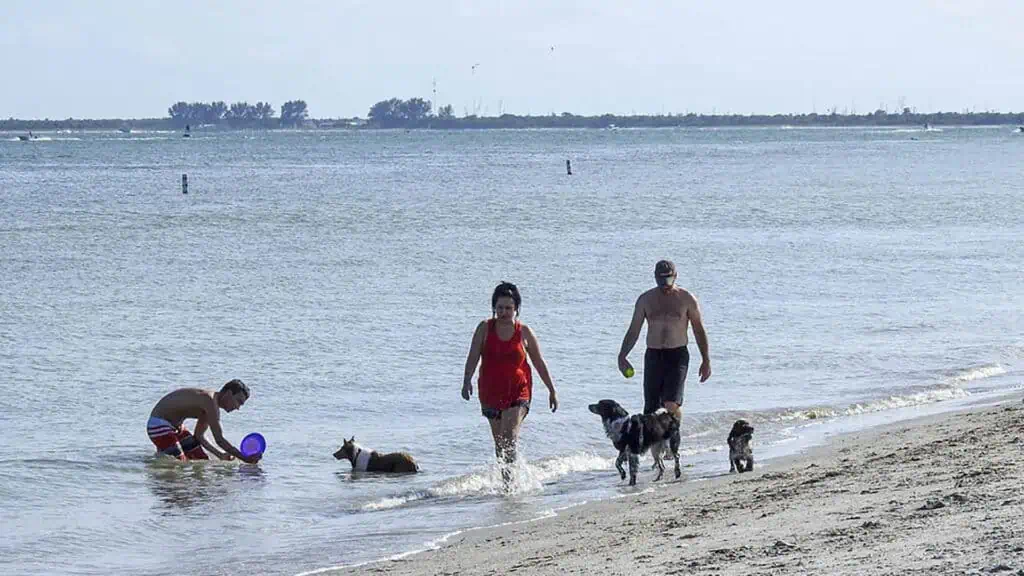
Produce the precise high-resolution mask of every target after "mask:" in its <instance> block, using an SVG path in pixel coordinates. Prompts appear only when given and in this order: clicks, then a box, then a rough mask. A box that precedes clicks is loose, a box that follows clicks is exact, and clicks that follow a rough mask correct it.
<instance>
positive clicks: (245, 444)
mask: <svg viewBox="0 0 1024 576" xmlns="http://www.w3.org/2000/svg"><path fill="white" fill-rule="evenodd" d="M266 449H267V441H266V440H264V439H263V435H262V434H260V433H259V432H253V433H252V434H249V435H248V436H246V437H245V438H242V443H241V444H239V445H238V451H239V452H241V453H242V455H244V456H245V457H246V458H248V457H249V456H255V455H257V454H263V451H264V450H266Z"/></svg>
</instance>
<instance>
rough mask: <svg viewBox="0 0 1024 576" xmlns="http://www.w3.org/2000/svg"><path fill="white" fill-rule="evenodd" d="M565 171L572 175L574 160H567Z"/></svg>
mask: <svg viewBox="0 0 1024 576" xmlns="http://www.w3.org/2000/svg"><path fill="white" fill-rule="evenodd" d="M565 173H566V174H568V175H569V176H572V162H570V161H569V160H566V161H565Z"/></svg>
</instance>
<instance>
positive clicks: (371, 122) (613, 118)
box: [0, 98, 1024, 131]
mask: <svg viewBox="0 0 1024 576" xmlns="http://www.w3.org/2000/svg"><path fill="white" fill-rule="evenodd" d="M167 113H168V116H167V117H165V118H144V119H115V118H111V119H100V120H88V119H86V120H83V119H74V118H68V119H65V120H51V119H44V120H17V119H14V118H9V119H7V120H0V130H11V131H26V130H108V129H109V130H116V129H118V128H121V127H124V126H130V127H132V128H136V129H140V130H172V129H181V128H183V127H184V126H185V125H186V124H190V125H192V127H193V128H195V127H198V126H200V125H204V124H207V125H215V126H221V127H225V128H253V127H258V128H279V127H302V126H305V125H307V120H308V119H309V111H308V107H307V106H306V102H304V101H303V100H292V101H289V102H285V103H284V104H283V105H282V106H281V109H280V116H275V110H274V108H273V107H272V106H271V105H270V104H268V103H264V102H257V103H256V104H253V105H250V104H249V103H247V102H236V103H234V104H231V105H230V106H229V105H227V104H226V103H224V102H220V101H218V102H210V103H205V102H193V103H191V104H190V103H187V102H178V103H176V104H174V105H173V106H171V107H170V108H168V110H167ZM312 123H313V124H314V125H315V126H318V127H321V128H345V129H349V128H358V127H362V126H365V127H368V128H425V129H453V130H458V129H488V128H505V129H508V128H609V127H612V126H616V127H619V128H664V127H698V128H711V127H726V126H736V127H743V126H797V127H801V126H836V127H839V126H844V127H845V126H850V127H856V126H922V127H923V126H924V125H931V126H991V125H1007V124H1012V125H1016V126H1022V125H1024V114H1022V113H1000V112H966V111H965V112H936V113H933V114H922V113H918V112H915V111H914V110H912V109H910V108H904V109H903V110H902V111H901V112H897V113H890V112H887V111H885V110H875V111H874V112H870V113H867V114H842V113H839V112H837V111H836V110H832V111H830V112H828V113H826V114H815V113H811V114H774V115H765V114H753V115H740V114H725V115H722V114H710V115H709V114H694V113H689V114H659V115H629V116H617V115H613V114H603V115H600V116H580V115H576V114H572V113H570V112H563V113H561V114H549V115H544V116H519V115H515V114H502V115H501V116H476V115H470V114H467V115H465V116H462V117H456V116H455V113H454V110H453V109H452V106H451V105H446V106H441V107H440V108H439V109H437V111H436V112H435V111H434V109H433V105H432V103H431V102H429V101H427V100H425V99H423V98H410V99H408V100H401V99H399V98H391V99H388V100H382V101H380V102H377V103H376V104H374V105H373V106H371V107H370V110H369V113H368V118H367V121H366V122H362V121H357V120H355V119H352V120H330V121H329V120H314V121H312Z"/></svg>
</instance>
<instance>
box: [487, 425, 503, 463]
mask: <svg viewBox="0 0 1024 576" xmlns="http://www.w3.org/2000/svg"><path fill="white" fill-rule="evenodd" d="M487 423H488V424H490V426H491V438H493V439H494V455H495V456H497V457H498V461H499V462H500V461H502V460H503V459H504V449H503V440H502V436H501V419H499V418H488V419H487Z"/></svg>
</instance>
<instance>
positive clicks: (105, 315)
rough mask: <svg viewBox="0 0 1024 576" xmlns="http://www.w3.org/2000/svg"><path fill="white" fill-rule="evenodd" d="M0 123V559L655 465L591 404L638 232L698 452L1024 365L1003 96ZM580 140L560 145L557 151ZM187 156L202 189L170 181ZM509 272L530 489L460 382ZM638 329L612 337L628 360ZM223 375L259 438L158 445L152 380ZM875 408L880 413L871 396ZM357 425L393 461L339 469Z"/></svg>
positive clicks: (264, 555)
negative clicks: (615, 433)
mask: <svg viewBox="0 0 1024 576" xmlns="http://www.w3.org/2000/svg"><path fill="white" fill-rule="evenodd" d="M15 136H16V135H15V134H0V201H2V206H3V208H2V210H0V372H2V373H3V374H4V375H5V377H4V378H3V381H2V384H0V392H2V393H0V502H2V506H0V526H2V527H3V528H2V533H3V538H0V572H2V573H4V574H74V575H85V574H175V573H180V572H183V571H184V572H189V573H197V574H249V573H257V572H258V573H262V574H274V575H277V574H281V575H295V574H300V573H309V572H318V571H322V572H318V573H326V572H329V570H328V569H329V568H331V567H335V566H347V565H353V564H359V563H364V562H372V561H375V560H379V559H381V558H387V557H393V556H395V555H399V554H403V553H407V552H410V551H414V550H419V549H423V548H425V547H429V546H434V545H437V544H438V543H440V542H443V541H444V539H445V538H446V537H448V536H449V535H451V534H453V533H456V532H458V531H461V530H465V529H468V528H471V527H477V526H488V525H495V524H502V523H507V522H515V521H523V520H529V519H533V518H538V517H543V516H545V515H550V514H555V513H557V511H558V510H559V509H562V508H564V507H567V506H572V505H576V504H579V503H581V502H584V501H592V500H597V499H602V498H612V497H620V496H628V495H629V494H634V493H636V492H637V491H641V490H647V489H652V488H653V489H661V488H658V485H654V484H652V483H651V482H650V480H651V478H652V475H653V474H652V472H650V470H649V467H648V465H647V464H646V463H647V462H649V460H645V461H644V462H645V464H644V465H643V471H642V473H641V478H640V485H639V486H638V487H636V488H628V487H626V486H623V483H622V482H620V481H619V479H618V476H617V474H616V473H615V471H614V468H613V459H614V457H615V453H614V451H613V450H612V448H611V446H610V442H609V441H608V440H607V439H606V438H604V437H603V433H602V429H601V425H600V422H599V420H598V419H597V417H596V416H594V415H593V414H590V413H589V412H588V411H587V409H586V405H587V404H588V403H589V402H592V401H595V400H598V399H601V398H614V399H617V400H618V401H620V402H622V403H623V404H624V405H625V406H626V407H627V408H628V409H630V410H639V409H640V408H641V407H642V395H641V390H640V383H641V381H642V378H641V377H642V372H638V374H637V377H635V378H633V379H631V380H626V379H624V378H622V376H621V375H619V374H618V372H617V370H616V368H615V357H616V353H617V351H618V348H619V345H620V343H621V339H622V335H623V332H624V330H625V329H626V326H627V324H628V322H629V319H630V314H631V310H632V306H633V303H634V302H635V299H636V297H637V295H638V294H639V293H640V292H641V291H643V290H645V289H647V288H649V287H650V286H651V285H652V273H653V266H654V262H655V261H657V260H658V259H661V258H670V259H672V260H674V261H675V262H676V264H677V266H678V268H679V270H680V280H679V281H680V284H681V285H682V286H684V287H686V288H688V289H690V290H692V291H693V292H694V293H695V294H696V295H697V297H698V298H699V299H700V302H701V306H702V309H703V314H704V317H705V323H706V326H707V330H708V334H709V338H710V343H711V356H712V366H713V371H714V374H713V376H712V378H711V380H709V381H708V382H706V383H703V384H700V383H697V376H696V369H697V365H698V363H699V353H698V352H697V349H696V346H695V344H694V343H693V342H691V345H690V346H691V354H692V358H693V364H692V366H691V368H690V378H689V380H688V383H687V388H686V397H685V406H684V410H685V418H684V422H683V436H684V440H683V453H684V464H685V465H686V466H687V467H686V468H685V477H684V480H685V481H693V480H697V479H700V478H705V477H708V476H711V475H716V474H721V473H723V472H725V471H726V470H727V469H728V464H727V463H726V456H725V452H724V451H723V448H724V437H725V435H726V433H727V431H728V428H729V426H730V425H731V423H732V421H733V420H735V419H736V418H738V417H744V418H747V419H748V420H751V421H752V423H753V424H754V426H755V427H756V428H757V432H756V433H755V442H754V447H755V454H757V455H758V456H759V457H760V458H761V459H762V461H763V460H764V458H765V456H769V457H770V456H776V455H784V454H787V453H792V452H794V451H798V450H800V449H801V448H802V447H806V446H807V445H809V444H813V443H815V442H818V441H820V440H821V439H822V438H823V437H824V436H825V435H827V434H828V433H829V431H830V430H837V429H851V428H857V427H858V426H861V427H863V426H870V425H873V424H876V423H878V422H882V421H888V420H892V419H895V418H901V417H905V416H907V415H913V414H914V413H916V412H919V411H921V410H930V411H936V410H938V411H941V410H943V409H945V407H947V406H955V405H956V404H957V403H958V402H964V401H969V400H970V399H972V398H982V397H985V396H986V395H992V394H1000V393H1005V392H1008V391H1011V390H1015V389H1019V387H1020V374H1021V370H1022V369H1024V335H1022V326H1024V322H1022V320H1024V316H1022V310H1024V288H1022V286H1024V273H1022V270H1024V241H1022V240H1024V195H1022V194H1021V189H1022V186H1021V182H1022V181H1024V163H1022V162H1021V158H1022V157H1024V137H1021V136H1019V135H1018V136H1015V135H1014V134H1012V133H1010V131H1009V130H1008V129H1006V128H991V129H985V128H982V129H956V128H943V130H942V131H941V132H937V131H929V132H925V131H923V130H919V131H906V130H895V129H892V130H890V129H808V130H800V129H793V130H785V129H723V130H601V131H598V130H592V131H585V130H575V131H574V130H567V131H530V130H523V131H481V132H420V131H413V132H406V131H358V132H273V133H265V132H235V133H216V132H211V133H202V132H197V133H196V134H195V135H194V137H193V138H191V139H188V140H185V139H182V138H180V137H178V135H177V134H173V133H133V134H127V135H125V134H119V133H71V134H57V133H51V134H41V136H42V138H40V139H39V140H36V141H30V142H19V141H17V138H16V137H15ZM566 159H571V160H572V165H573V175H572V176H567V175H566V174H565V160H566ZM182 173H188V175H189V184H190V186H189V194H188V195H183V194H181V191H180V179H181V174H182ZM502 280H509V281H513V282H515V283H517V284H518V285H519V286H520V288H521V291H522V294H523V299H524V303H523V310H522V319H523V320H524V321H525V322H527V323H528V324H529V325H530V326H531V327H532V328H533V329H534V331H535V332H536V334H537V336H538V338H539V340H540V344H541V347H542V350H543V353H544V356H545V358H546V359H547V362H548V364H549V366H550V368H551V371H552V374H553V377H554V380H555V383H556V386H557V388H558V390H559V397H560V401H561V406H560V408H559V410H558V412H557V413H555V414H552V413H551V412H550V411H549V410H547V409H546V405H547V393H546V390H545V389H544V387H543V385H541V384H540V382H539V379H538V380H537V384H536V386H535V394H536V396H535V400H534V405H533V409H532V411H531V412H530V415H529V417H528V418H527V420H526V423H525V425H524V430H523V434H522V445H521V450H520V453H521V456H522V458H523V462H522V463H521V465H520V467H519V469H518V470H517V480H516V489H515V491H514V493H513V494H511V495H503V494H501V493H500V491H499V490H498V488H499V486H500V476H499V474H498V472H497V469H496V468H495V466H494V464H493V448H492V445H491V440H490V436H489V432H488V427H487V424H486V422H485V421H484V419H483V418H482V416H481V415H480V412H479V408H478V404H477V402H476V399H475V398H474V399H473V400H472V401H470V402H465V401H463V400H462V399H461V397H460V395H459V392H460V388H461V383H462V372H463V366H464V363H465V357H466V352H467V351H468V348H469V342H470V337H471V335H472V332H473V329H474V327H475V326H476V324H477V322H479V321H480V320H481V319H483V318H485V317H487V316H488V315H489V314H490V310H489V298H490V292H491V290H492V289H493V287H494V286H495V285H496V284H497V283H498V282H499V281H502ZM642 342H643V340H641V342H640V343H639V344H638V345H637V348H636V349H635V350H634V352H633V354H632V355H631V358H632V359H633V361H634V364H635V365H636V366H637V367H638V370H640V369H641V367H642V362H641V361H640V360H641V358H642V353H643V344H642ZM231 378H242V379H243V380H245V381H246V382H247V383H248V384H249V386H250V387H251V389H252V391H253V396H252V398H251V399H250V401H249V402H248V403H247V404H246V406H245V407H244V408H242V409H241V410H239V411H238V412H235V413H232V414H230V415H226V416H225V417H224V419H223V421H224V428H225V431H226V434H227V436H228V437H229V438H230V439H232V440H233V441H235V442H238V441H239V440H240V439H241V438H242V436H243V435H245V434H246V433H248V432H251V431H259V432H261V433H262V434H263V435H264V436H265V437H266V438H267V441H268V451H267V453H266V456H265V459H264V460H263V462H262V463H261V464H260V465H259V466H255V467H254V466H244V465H239V464H237V463H216V462H211V463H197V464H186V465H180V464H177V463H170V462H166V461H163V460H160V459H156V458H154V456H153V455H152V452H153V451H152V446H151V445H150V443H149V441H148V440H147V438H146V436H145V422H146V418H147V416H148V414H149V411H150V409H151V408H152V406H153V404H154V403H155V402H156V401H157V400H158V399H159V398H160V397H161V396H162V395H163V394H165V393H166V392H168V391H170V390H172V389H174V388H175V387H179V386H202V387H211V388H213V387H219V386H220V385H221V384H223V382H225V381H227V380H229V379H231ZM866 416H867V417H866ZM353 435H354V436H355V437H356V439H357V441H358V442H359V443H361V444H363V445H364V446H366V447H369V448H374V449H377V450H380V451H394V450H406V451H408V452H410V453H411V454H413V455H414V456H415V458H416V459H417V460H418V462H419V463H420V466H421V468H422V472H421V473H420V474H417V475H414V476H401V477H385V476H377V475H366V474H363V475H358V474H352V473H351V470H350V466H349V465H348V463H345V462H337V461H335V460H334V458H333V457H332V455H331V454H332V452H333V451H334V450H336V449H337V448H338V447H339V446H340V444H341V441H342V438H344V437H349V436H353Z"/></svg>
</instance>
